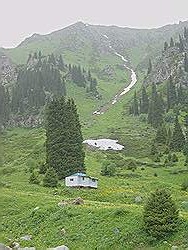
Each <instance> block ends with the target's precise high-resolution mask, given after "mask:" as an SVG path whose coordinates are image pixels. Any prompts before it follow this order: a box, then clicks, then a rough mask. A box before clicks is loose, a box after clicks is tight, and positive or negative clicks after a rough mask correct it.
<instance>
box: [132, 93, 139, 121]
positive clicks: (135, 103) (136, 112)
mask: <svg viewBox="0 0 188 250" xmlns="http://www.w3.org/2000/svg"><path fill="white" fill-rule="evenodd" d="M132 111H133V115H134V116H137V115H139V110H138V99H137V94H136V91H135V92H134V99H133V104H132Z"/></svg>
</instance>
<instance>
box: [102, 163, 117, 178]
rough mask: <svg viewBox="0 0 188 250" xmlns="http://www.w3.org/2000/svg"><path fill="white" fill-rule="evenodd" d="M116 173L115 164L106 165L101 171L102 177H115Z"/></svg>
mask: <svg viewBox="0 0 188 250" xmlns="http://www.w3.org/2000/svg"><path fill="white" fill-rule="evenodd" d="M115 172H116V165H115V164H114V163H110V164H109V163H104V164H103V166H102V169H101V175H104V176H114V175H115Z"/></svg>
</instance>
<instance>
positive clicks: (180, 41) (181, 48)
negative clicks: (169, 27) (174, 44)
mask: <svg viewBox="0 0 188 250" xmlns="http://www.w3.org/2000/svg"><path fill="white" fill-rule="evenodd" d="M179 50H180V52H183V51H184V43H183V38H182V36H181V35H179Z"/></svg>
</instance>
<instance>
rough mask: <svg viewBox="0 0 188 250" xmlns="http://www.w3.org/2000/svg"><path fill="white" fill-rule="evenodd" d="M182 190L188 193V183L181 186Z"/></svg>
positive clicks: (185, 182)
mask: <svg viewBox="0 0 188 250" xmlns="http://www.w3.org/2000/svg"><path fill="white" fill-rule="evenodd" d="M181 190H183V191H188V181H187V180H186V181H184V182H183V183H182V185H181Z"/></svg>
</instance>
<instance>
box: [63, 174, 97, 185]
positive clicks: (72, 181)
mask: <svg viewBox="0 0 188 250" xmlns="http://www.w3.org/2000/svg"><path fill="white" fill-rule="evenodd" d="M97 184H98V179H96V178H94V177H90V176H88V175H86V174H84V173H75V174H73V175H70V176H67V177H66V178H65V185H66V186H67V187H89V188H97Z"/></svg>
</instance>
